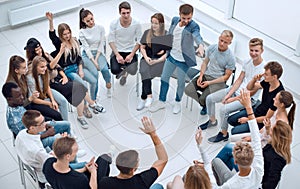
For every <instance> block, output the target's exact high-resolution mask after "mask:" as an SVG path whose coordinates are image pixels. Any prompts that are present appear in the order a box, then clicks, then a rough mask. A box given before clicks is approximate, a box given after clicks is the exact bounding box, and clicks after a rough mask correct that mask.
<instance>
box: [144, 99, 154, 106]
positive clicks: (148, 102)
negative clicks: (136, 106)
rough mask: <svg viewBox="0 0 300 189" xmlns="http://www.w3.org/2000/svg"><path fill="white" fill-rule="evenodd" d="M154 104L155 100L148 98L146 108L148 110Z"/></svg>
mask: <svg viewBox="0 0 300 189" xmlns="http://www.w3.org/2000/svg"><path fill="white" fill-rule="evenodd" d="M152 102H153V98H151V97H148V98H147V99H146V103H145V107H146V108H148V107H149V106H151V104H152Z"/></svg>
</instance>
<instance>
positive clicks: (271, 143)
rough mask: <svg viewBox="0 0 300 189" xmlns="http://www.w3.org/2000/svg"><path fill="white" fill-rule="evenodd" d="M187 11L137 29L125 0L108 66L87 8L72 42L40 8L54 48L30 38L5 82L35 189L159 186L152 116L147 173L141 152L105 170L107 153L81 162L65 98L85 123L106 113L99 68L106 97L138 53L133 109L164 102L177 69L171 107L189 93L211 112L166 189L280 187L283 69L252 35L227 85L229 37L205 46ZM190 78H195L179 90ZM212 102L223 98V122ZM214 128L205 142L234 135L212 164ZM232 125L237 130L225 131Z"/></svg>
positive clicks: (285, 116) (289, 114)
mask: <svg viewBox="0 0 300 189" xmlns="http://www.w3.org/2000/svg"><path fill="white" fill-rule="evenodd" d="M193 11H194V9H193V7H192V6H191V5H189V4H183V5H181V6H180V7H179V17H173V18H172V21H171V24H170V28H169V30H168V31H167V30H166V29H165V22H164V16H163V14H161V13H155V14H153V15H152V16H151V18H150V21H151V27H150V29H147V30H146V31H144V33H143V34H142V29H141V25H140V23H139V22H138V21H137V20H135V19H133V18H132V17H131V6H130V4H129V3H128V2H126V1H124V2H122V3H120V4H119V14H120V17H119V18H118V19H116V20H114V21H112V22H111V24H110V31H109V35H108V39H107V42H108V44H109V46H110V48H111V50H112V53H111V56H110V64H108V62H107V60H106V56H105V54H104V52H105V49H104V46H105V43H106V39H105V30H104V27H103V26H101V25H98V24H95V20H94V16H93V13H92V12H91V11H89V10H87V9H83V8H82V9H81V10H80V12H79V18H80V21H79V22H80V23H79V25H80V31H79V39H78V40H77V39H76V38H74V37H73V36H72V31H71V28H70V27H69V25H68V24H66V23H61V24H59V25H58V29H57V33H58V36H57V34H56V31H55V29H54V23H53V14H52V13H51V12H47V13H46V18H47V19H48V21H49V38H50V40H51V41H52V44H53V45H54V46H55V51H53V52H51V53H47V52H46V51H45V50H44V49H43V46H42V44H41V43H40V42H39V41H38V39H36V38H30V39H28V41H27V43H26V46H25V48H24V50H26V60H25V59H24V58H23V57H21V56H18V55H13V56H11V58H10V60H9V71H8V75H7V79H6V83H5V84H4V85H3V87H2V93H3V96H4V97H5V98H6V100H7V103H8V108H7V113H6V118H7V125H8V127H9V129H10V130H11V131H12V133H13V134H14V137H15V138H16V140H15V148H16V151H17V154H18V156H19V157H20V159H21V160H22V161H23V162H24V163H26V164H28V165H30V166H32V167H33V168H34V169H35V171H36V172H37V175H38V180H39V182H40V186H41V188H44V187H45V183H50V185H51V186H52V187H53V188H54V189H66V188H72V189H75V188H78V189H79V188H80V189H83V188H103V189H105V188H120V189H121V188H122V189H123V188H125V189H126V188H128V189H129V188H130V189H135V188H138V189H141V188H145V189H146V188H147V189H148V188H151V189H159V188H163V186H162V185H161V184H158V183H156V184H154V183H155V181H156V179H157V178H158V177H159V176H160V175H161V173H162V171H163V170H164V168H165V166H166V164H167V162H168V155H167V152H166V150H165V147H164V144H163V142H162V141H161V140H160V138H159V136H158V135H157V133H156V128H155V126H154V125H153V123H152V121H151V119H150V118H148V117H143V118H142V120H141V122H142V125H143V127H142V128H141V130H142V132H144V133H145V134H147V135H149V136H150V138H151V140H152V142H153V145H154V148H155V152H156V155H157V160H156V161H155V162H154V163H153V164H152V166H151V167H150V168H149V169H147V170H145V171H142V172H140V173H137V174H136V173H135V171H136V170H137V168H138V166H139V155H138V153H137V151H135V150H127V151H124V152H122V153H120V154H119V155H118V156H117V158H116V166H117V168H118V170H119V171H120V172H119V174H118V175H117V176H110V175H109V174H110V164H111V162H112V154H111V153H108V154H103V155H101V156H99V157H98V158H97V160H96V161H95V158H94V157H93V158H92V159H91V160H90V161H89V162H78V161H77V157H78V156H80V155H79V146H78V144H77V142H76V140H75V139H76V136H74V132H73V131H72V129H71V124H70V122H69V121H68V106H69V104H71V105H72V106H75V107H76V108H77V120H78V122H79V123H80V125H81V127H82V128H84V129H87V128H88V122H87V121H86V118H88V119H89V118H92V117H93V114H92V112H93V113H94V114H99V113H104V112H105V111H106V110H105V108H104V107H103V106H102V105H101V104H99V103H98V102H97V97H98V93H99V89H98V86H99V81H98V78H99V71H100V72H101V74H102V76H103V79H104V80H105V83H106V88H107V91H106V95H107V97H111V96H112V95H113V94H112V91H111V87H112V83H111V73H112V74H114V75H116V78H117V79H119V80H120V81H119V82H120V85H121V86H123V85H125V84H126V81H127V77H128V74H130V75H135V74H136V73H137V71H138V56H137V54H136V53H137V51H138V50H139V51H140V53H141V55H142V58H141V60H140V63H139V65H140V67H139V73H140V74H141V78H142V94H141V98H140V99H139V102H138V104H137V107H136V109H137V110H138V111H140V110H142V109H144V108H148V110H149V111H150V112H157V111H159V110H161V109H164V108H165V107H166V106H167V104H166V97H167V93H168V89H169V81H170V78H171V76H172V75H173V74H174V73H175V75H176V79H177V89H176V96H175V102H174V103H173V106H172V111H173V113H174V114H178V113H180V112H181V100H182V96H183V93H184V92H185V94H186V95H187V96H190V97H192V98H193V99H194V100H195V101H197V102H198V103H199V104H200V105H201V106H202V110H201V112H200V114H201V115H206V114H207V115H208V116H209V120H208V121H207V122H205V123H202V124H201V125H199V126H198V128H197V132H196V134H195V140H196V143H197V146H198V149H199V152H200V157H201V159H202V162H199V161H194V165H192V166H190V167H189V168H188V170H187V172H186V174H185V175H184V177H181V176H175V178H174V180H173V181H171V182H170V183H168V184H167V186H166V188H168V189H177V188H178V189H196V188H197V189H199V188H203V189H209V188H251V189H253V188H266V189H271V188H276V186H277V185H278V183H279V181H280V177H281V172H282V170H283V168H284V167H285V165H286V164H288V163H290V162H291V149H290V146H291V142H292V130H293V122H294V116H295V108H296V104H295V102H294V100H293V96H292V94H291V93H290V92H288V91H285V90H284V87H283V84H282V82H281V81H280V80H279V79H280V77H281V75H282V73H283V68H282V66H281V64H280V63H278V62H276V61H270V62H268V63H267V62H265V61H264V60H263V58H262V53H263V51H264V48H263V40H262V39H259V38H253V39H251V40H250V41H249V54H250V59H248V60H247V61H245V62H243V65H242V70H241V73H240V75H239V76H238V78H237V79H236V81H235V82H234V83H233V84H232V85H231V86H230V87H228V86H227V85H226V81H227V80H228V79H229V78H230V76H231V75H232V73H233V72H235V69H236V66H235V64H236V61H235V56H234V54H233V52H232V51H231V50H230V49H229V45H230V44H231V42H232V39H233V33H232V32H231V31H230V30H224V31H222V32H221V34H220V36H219V39H218V43H217V44H212V45H210V46H209V47H208V48H207V49H206V50H205V51H204V43H203V39H202V37H201V35H200V27H199V25H198V24H197V23H196V22H195V21H194V20H193V19H192V17H193ZM194 44H196V45H197V47H196V52H195V47H194ZM197 55H199V56H201V57H203V58H204V59H203V62H202V64H201V67H200V71H199V72H198V73H199V75H196V74H187V73H188V72H189V70H190V69H191V68H192V67H194V66H196V65H197V63H196V56H197ZM187 75H188V77H190V78H189V79H190V80H191V81H190V82H189V83H188V84H187V86H185V82H186V77H187ZM155 77H160V78H161V82H160V91H159V99H158V100H157V101H154V100H153V95H152V79H153V78H155ZM87 83H88V85H87ZM261 93H262V95H261ZM260 96H262V97H261V98H260ZM216 103H221V106H220V110H219V111H218V112H220V113H219V118H220V119H219V122H218V121H217V119H216V117H217V116H216V107H215V106H216ZM288 108H289V111H288V110H287V109H288ZM218 124H219V125H220V132H219V133H218V134H217V135H215V136H211V137H209V138H208V141H209V142H211V143H217V142H221V141H227V140H228V139H229V138H230V140H231V143H228V144H227V145H225V146H224V148H223V149H222V150H221V151H220V152H219V154H218V155H217V156H216V157H215V158H213V160H212V161H211V158H210V157H209V155H208V154H207V150H206V147H205V145H203V136H202V130H205V129H209V128H211V127H216V126H217V125H218ZM228 124H230V125H231V126H233V128H232V130H231V135H229V132H228V128H229V127H228ZM229 136H230V137H229ZM182 140H184V139H182ZM233 142H236V143H235V144H234V143H233Z"/></svg>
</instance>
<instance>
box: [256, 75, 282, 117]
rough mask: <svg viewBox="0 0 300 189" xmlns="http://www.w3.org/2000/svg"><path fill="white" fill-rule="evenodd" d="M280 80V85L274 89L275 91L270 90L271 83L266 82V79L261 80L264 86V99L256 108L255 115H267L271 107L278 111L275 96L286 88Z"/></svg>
mask: <svg viewBox="0 0 300 189" xmlns="http://www.w3.org/2000/svg"><path fill="white" fill-rule="evenodd" d="M279 82H280V85H279V86H278V87H277V88H276V89H274V90H273V91H269V90H270V83H268V82H265V80H263V81H261V82H260V85H261V86H262V88H263V93H262V99H261V104H260V105H259V106H258V107H257V108H256V110H255V112H254V113H255V116H256V117H259V116H265V115H266V114H267V112H268V110H269V108H270V109H271V110H273V111H276V109H277V108H276V107H275V106H274V100H273V98H275V96H276V94H277V93H278V92H280V91H282V90H284V87H283V85H282V83H281V81H279Z"/></svg>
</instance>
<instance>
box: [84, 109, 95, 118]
mask: <svg viewBox="0 0 300 189" xmlns="http://www.w3.org/2000/svg"><path fill="white" fill-rule="evenodd" d="M83 115H84V116H85V117H86V118H92V117H93V115H92V113H91V112H90V110H89V108H84V109H83Z"/></svg>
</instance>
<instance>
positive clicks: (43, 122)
mask: <svg viewBox="0 0 300 189" xmlns="http://www.w3.org/2000/svg"><path fill="white" fill-rule="evenodd" d="M45 124H46V122H45V119H44V120H43V121H42V123H40V124H36V125H35V126H37V127H40V126H43V125H45Z"/></svg>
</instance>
